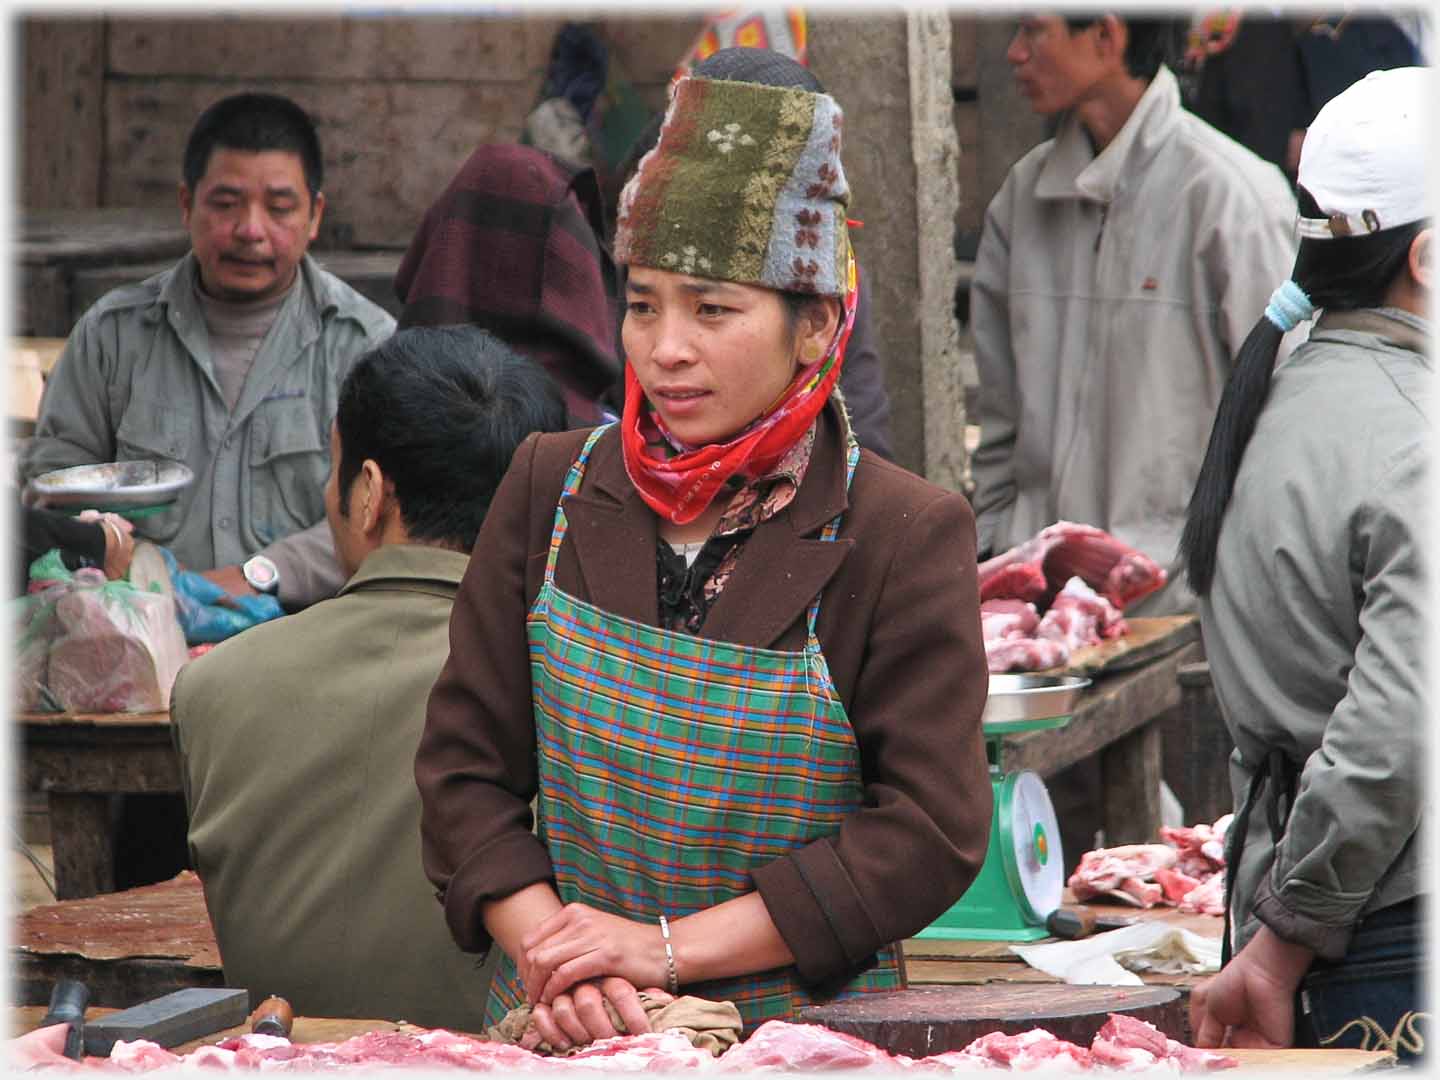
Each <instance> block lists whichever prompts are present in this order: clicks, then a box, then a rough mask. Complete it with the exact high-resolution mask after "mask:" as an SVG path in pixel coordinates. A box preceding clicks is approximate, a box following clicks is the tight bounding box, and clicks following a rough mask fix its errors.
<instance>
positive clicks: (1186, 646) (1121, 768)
mask: <svg viewBox="0 0 1440 1080" xmlns="http://www.w3.org/2000/svg"><path fill="white" fill-rule="evenodd" d="M1129 622H1130V625H1131V633H1130V635H1129V636H1128V638H1119V639H1116V640H1115V641H1112V642H1106V643H1104V644H1102V645H1098V646H1094V647H1092V648H1089V649H1083V650H1077V652H1076V653H1075V655H1074V656H1073V657H1072V658H1071V662H1070V664H1069V666H1067V667H1066V668H1065V669H1064V670H1065V671H1066V672H1067V673H1071V674H1083V675H1086V676H1088V677H1089V678H1090V679H1091V680H1092V685H1091V686H1090V687H1088V688H1087V689H1086V690H1085V691H1084V692H1083V693H1082V694H1081V696H1080V703H1079V705H1078V706H1077V707H1076V709H1075V712H1074V713H1073V715H1072V716H1071V719H1070V723H1069V724H1067V725H1066V726H1065V727H1063V728H1050V729H1046V730H1042V731H1026V732H1021V733H1019V734H1015V735H1007V736H1005V737H1004V738H1003V740H1002V741H1001V762H1002V765H1003V767H1004V769H1005V771H1006V772H1020V771H1022V770H1026V769H1029V770H1032V771H1034V772H1037V773H1039V774H1040V775H1041V776H1042V777H1047V776H1052V775H1054V774H1055V773H1057V772H1059V771H1060V770H1061V769H1064V768H1066V767H1067V766H1070V765H1074V764H1076V763H1077V762H1080V761H1083V760H1085V759H1086V758H1088V757H1090V756H1091V755H1096V754H1098V755H1099V757H1100V767H1101V774H1102V776H1103V777H1104V783H1103V790H1104V795H1103V797H1104V807H1103V821H1104V828H1105V837H1106V842H1107V843H1108V844H1110V845H1112V846H1113V845H1118V844H1143V843H1154V842H1155V841H1156V839H1157V836H1158V832H1157V830H1158V829H1159V828H1160V779H1161V728H1160V723H1159V721H1160V720H1161V719H1162V717H1164V716H1165V715H1166V714H1167V713H1169V712H1170V711H1171V710H1174V709H1176V708H1177V707H1178V706H1179V704H1180V685H1179V681H1178V673H1179V671H1180V669H1181V667H1183V666H1184V665H1186V664H1190V663H1193V662H1195V661H1196V660H1199V659H1200V658H1201V657H1202V656H1203V655H1204V650H1203V649H1202V647H1201V644H1200V623H1199V620H1197V619H1196V618H1195V617H1194V616H1193V615H1184V616H1174V617H1168V618H1155V619H1143V618H1138V619H1131V620H1129Z"/></svg>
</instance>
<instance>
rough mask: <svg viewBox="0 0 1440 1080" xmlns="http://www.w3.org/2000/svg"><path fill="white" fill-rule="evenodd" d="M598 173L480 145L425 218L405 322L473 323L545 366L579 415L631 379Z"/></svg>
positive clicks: (595, 414) (399, 287) (409, 265)
mask: <svg viewBox="0 0 1440 1080" xmlns="http://www.w3.org/2000/svg"><path fill="white" fill-rule="evenodd" d="M603 220H604V219H603V217H602V210H601V201H600V191H599V187H598V185H597V184H596V181H595V174H594V172H593V171H592V170H591V169H588V168H587V169H580V170H577V169H574V168H572V167H570V166H567V165H563V164H561V163H560V162H559V161H557V160H555V159H554V158H552V157H551V156H550V155H549V154H546V153H544V152H543V151H540V150H536V149H535V148H533V147H528V146H514V145H488V146H480V147H478V148H477V149H476V150H475V152H474V153H472V154H471V155H470V157H469V158H468V159H467V160H466V162H465V164H464V165H463V166H462V167H461V169H460V172H459V173H458V174H457V175H456V177H455V179H454V180H452V181H451V182H450V186H449V187H447V188H446V189H445V191H444V193H443V194H442V195H441V196H440V198H439V199H437V200H436V201H435V203H434V205H432V206H431V207H430V209H429V210H428V211H426V213H425V217H424V219H423V220H422V221H421V223H420V227H419V228H418V229H417V230H416V231H415V236H414V238H413V239H412V240H411V241H410V247H409V249H408V250H407V251H406V252H405V258H404V260H403V261H402V262H401V264H400V269H399V271H398V272H397V273H396V275H395V292H396V294H397V295H398V296H399V297H400V300H401V301H402V302H403V303H404V305H405V307H404V310H403V311H402V312H401V314H400V327H401V328H404V327H407V326H446V325H454V324H457V323H473V324H474V325H476V326H479V327H482V328H483V329H485V330H489V331H490V332H492V333H493V334H495V335H496V336H497V337H499V338H501V339H502V340H504V341H505V342H506V343H507V344H508V345H510V346H511V347H512V348H514V349H515V350H516V351H517V352H520V353H523V354H524V355H525V356H528V357H529V358H530V359H532V360H534V361H536V362H538V363H540V364H541V365H543V366H544V367H545V369H546V370H547V371H549V372H550V374H551V375H552V376H553V377H554V378H555V379H556V381H557V382H559V384H560V386H561V388H562V389H563V390H564V392H565V399H566V404H567V405H568V406H569V408H570V412H571V415H572V418H574V419H575V420H576V421H578V422H592V423H593V422H596V421H598V420H599V419H600V411H599V408H598V406H597V404H596V402H597V401H598V400H599V399H601V398H602V395H604V394H605V392H606V391H607V390H610V389H611V388H612V387H614V386H615V385H616V383H617V380H618V379H619V375H620V361H619V359H618V357H617V355H616V344H617V338H616V323H615V318H616V311H617V306H618V301H617V296H618V292H617V281H616V272H615V264H614V261H613V260H612V259H611V257H610V253H609V252H608V251H607V250H606V249H605V246H604V243H603V241H602V240H601V239H600V238H601V236H603V229H604V226H603Z"/></svg>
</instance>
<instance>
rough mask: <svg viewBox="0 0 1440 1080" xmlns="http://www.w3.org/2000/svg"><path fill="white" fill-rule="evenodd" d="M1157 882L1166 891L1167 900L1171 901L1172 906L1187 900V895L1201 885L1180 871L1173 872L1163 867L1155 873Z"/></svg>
mask: <svg viewBox="0 0 1440 1080" xmlns="http://www.w3.org/2000/svg"><path fill="white" fill-rule="evenodd" d="M1155 881H1156V884H1158V885H1159V886H1160V888H1161V889H1162V890H1163V891H1164V893H1165V899H1166V900H1169V901H1170V902H1171V903H1172V904H1178V903H1180V901H1181V900H1183V899H1185V894H1186V893H1188V892H1189V891H1190V890H1191V889H1194V888H1195V887H1197V886H1198V885H1199V884H1200V882H1198V881H1196V880H1195V879H1194V878H1193V877H1191V876H1190V875H1189V874H1185V873H1182V872H1181V871H1180V870H1178V869H1175V870H1171V869H1169V868H1168V867H1163V866H1162V867H1161V868H1160V869H1159V870H1156V871H1155Z"/></svg>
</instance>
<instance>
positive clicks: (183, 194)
mask: <svg viewBox="0 0 1440 1080" xmlns="http://www.w3.org/2000/svg"><path fill="white" fill-rule="evenodd" d="M177 194H178V195H179V198H180V224H182V225H184V226H185V228H187V229H188V228H189V227H190V210H191V207H192V206H193V205H194V199H195V196H194V195H193V193H192V192H191V191H190V185H189V184H187V183H185V181H184V180H181V181H180V190H179V191H178V192H177Z"/></svg>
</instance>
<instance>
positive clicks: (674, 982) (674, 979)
mask: <svg viewBox="0 0 1440 1080" xmlns="http://www.w3.org/2000/svg"><path fill="white" fill-rule="evenodd" d="M660 936H661V937H663V938H664V939H665V967H666V968H667V969H668V970H669V978H668V983H667V985H666V989H668V990H669V991H670V993H671V995H673V996H676V997H678V996H679V995H680V977H679V976H678V975H676V973H675V950H674V949H672V948H671V947H670V920H669V919H667V918H665V916H664V915H661V916H660Z"/></svg>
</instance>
